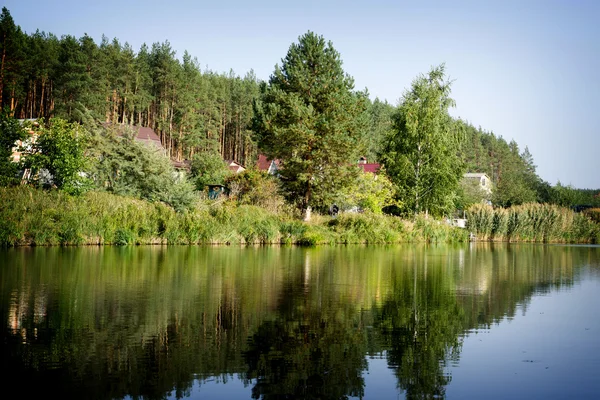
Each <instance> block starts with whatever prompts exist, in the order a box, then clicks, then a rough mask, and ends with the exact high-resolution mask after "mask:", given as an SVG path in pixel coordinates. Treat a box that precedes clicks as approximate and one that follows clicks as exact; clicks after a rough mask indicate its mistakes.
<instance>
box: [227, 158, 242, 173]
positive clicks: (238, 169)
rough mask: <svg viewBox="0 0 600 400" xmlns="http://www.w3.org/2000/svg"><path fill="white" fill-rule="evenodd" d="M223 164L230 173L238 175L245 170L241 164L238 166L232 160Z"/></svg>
mask: <svg viewBox="0 0 600 400" xmlns="http://www.w3.org/2000/svg"><path fill="white" fill-rule="evenodd" d="M225 164H226V165H227V168H229V170H230V171H231V172H233V173H236V174H239V173H240V172H244V171H245V170H246V168H244V167H242V165H241V164H238V163H236V162H235V161H233V160H225Z"/></svg>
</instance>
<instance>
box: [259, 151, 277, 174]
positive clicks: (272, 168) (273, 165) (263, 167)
mask: <svg viewBox="0 0 600 400" xmlns="http://www.w3.org/2000/svg"><path fill="white" fill-rule="evenodd" d="M279 164H280V162H279V160H277V159H275V160H269V159H268V158H267V156H265V155H264V154H259V156H258V161H257V162H256V167H257V168H258V170H259V171H267V173H268V174H270V175H277V171H278V170H279Z"/></svg>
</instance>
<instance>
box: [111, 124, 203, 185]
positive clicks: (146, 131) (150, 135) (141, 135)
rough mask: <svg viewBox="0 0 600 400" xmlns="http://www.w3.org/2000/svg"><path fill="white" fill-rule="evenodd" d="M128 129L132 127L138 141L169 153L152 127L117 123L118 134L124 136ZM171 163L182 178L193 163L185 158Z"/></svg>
mask: <svg viewBox="0 0 600 400" xmlns="http://www.w3.org/2000/svg"><path fill="white" fill-rule="evenodd" d="M103 125H104V126H105V127H110V126H112V124H111V123H110V122H105V123H104V124H103ZM126 129H131V131H132V132H133V133H135V140H136V142H138V143H143V144H146V145H148V146H150V147H151V148H152V147H154V148H156V149H157V150H160V151H162V153H163V154H165V155H166V154H167V150H166V149H165V148H164V146H163V145H162V143H161V141H160V137H159V136H158V134H157V133H156V132H154V130H153V129H152V128H148V127H145V126H137V125H124V124H119V125H117V131H116V133H117V135H119V136H124V135H125V133H126ZM171 164H173V167H174V168H175V171H176V173H177V175H178V177H180V178H181V176H183V174H184V173H185V172H189V171H190V169H191V163H190V161H189V160H184V161H177V160H171Z"/></svg>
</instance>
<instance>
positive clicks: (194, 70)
mask: <svg viewBox="0 0 600 400" xmlns="http://www.w3.org/2000/svg"><path fill="white" fill-rule="evenodd" d="M0 37H2V41H1V42H0V52H1V53H2V55H3V56H2V63H1V65H0V109H2V108H3V107H6V108H7V109H8V110H9V111H10V113H11V115H13V116H15V117H16V118H46V119H48V118H49V117H51V116H57V117H61V118H63V119H66V120H68V121H70V122H72V121H83V120H84V119H85V115H86V114H87V113H88V112H89V113H91V114H92V115H93V117H94V118H95V119H97V120H99V121H105V122H112V123H125V124H133V125H139V126H147V127H151V128H153V129H154V130H155V131H156V132H157V133H158V134H159V135H160V138H161V141H162V143H163V145H164V147H165V148H166V149H167V154H168V155H169V156H170V157H171V158H175V159H178V160H182V159H191V158H192V156H193V155H194V153H196V152H197V151H199V150H201V149H202V148H203V147H204V145H205V143H206V141H212V142H214V143H216V145H217V147H218V150H219V153H220V154H221V155H222V156H223V157H224V158H226V159H235V160H238V161H239V162H242V163H244V162H246V161H250V160H252V159H253V157H255V153H256V146H255V145H254V143H253V141H252V139H251V136H250V131H249V127H250V121H251V118H252V101H253V98H254V97H255V96H256V94H257V93H258V83H257V79H256V77H255V75H254V73H253V72H252V71H250V72H249V73H248V74H246V75H245V76H244V77H240V76H237V75H235V74H234V73H233V71H231V72H230V73H228V74H217V73H215V72H213V71H210V70H204V71H203V70H201V67H200V64H199V63H198V61H197V60H196V59H195V58H192V57H191V56H190V55H189V54H188V53H187V52H186V53H185V54H183V56H182V58H181V60H179V59H177V58H176V54H175V51H174V50H173V49H172V47H171V45H170V43H169V42H168V41H165V42H164V43H154V44H152V45H151V46H147V45H145V44H144V45H142V46H141V48H140V49H139V50H138V52H137V53H136V52H135V51H134V49H132V48H131V46H129V44H127V43H125V44H122V43H121V42H119V40H118V39H116V38H115V39H113V40H112V41H111V40H109V39H108V38H106V37H104V38H103V39H102V41H101V43H99V44H97V43H95V42H94V40H93V39H92V38H91V37H89V36H87V35H85V36H83V37H81V38H75V37H73V36H70V35H65V36H62V37H61V38H57V37H56V36H55V35H53V34H52V33H45V32H39V31H36V32H35V33H33V34H26V33H24V32H22V31H21V29H20V28H19V27H18V26H16V25H15V23H14V21H13V19H12V17H11V16H10V13H9V11H8V10H7V9H6V8H3V10H2V15H1V16H0Z"/></svg>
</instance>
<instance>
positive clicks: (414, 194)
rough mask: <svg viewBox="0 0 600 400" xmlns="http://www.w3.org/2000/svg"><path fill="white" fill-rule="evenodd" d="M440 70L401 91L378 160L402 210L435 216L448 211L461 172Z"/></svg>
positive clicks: (447, 88) (456, 133) (446, 87)
mask: <svg viewBox="0 0 600 400" xmlns="http://www.w3.org/2000/svg"><path fill="white" fill-rule="evenodd" d="M450 85H451V82H449V81H448V80H446V77H445V74H444V65H443V64H442V65H440V66H438V67H434V68H432V69H431V71H430V72H429V73H428V74H427V75H420V76H419V77H417V78H416V79H415V80H414V81H413V83H412V87H411V89H410V90H408V91H406V92H405V93H404V95H403V97H402V100H401V103H400V105H399V106H398V109H397V110H396V112H395V114H394V115H393V126H392V129H391V131H390V132H389V133H388V135H387V137H386V138H385V140H384V144H383V148H382V154H381V155H380V159H381V161H382V162H383V163H384V164H385V166H386V168H387V171H388V175H389V176H390V178H391V179H392V181H393V182H394V183H395V184H396V185H397V186H398V189H399V194H400V196H401V201H402V202H403V203H404V205H405V211H412V212H414V213H419V212H421V211H423V210H428V211H429V212H431V213H433V214H435V215H440V214H443V213H444V212H447V211H449V210H450V209H452V207H453V205H454V204H453V194H454V193H455V191H456V188H457V186H458V182H459V180H460V177H461V176H462V173H463V168H462V163H461V161H460V158H459V149H460V144H461V135H459V132H460V131H459V130H458V129H457V126H456V124H455V123H454V121H453V120H452V118H451V117H450V115H449V114H448V108H449V107H451V106H454V100H452V99H451V98H450Z"/></svg>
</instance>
